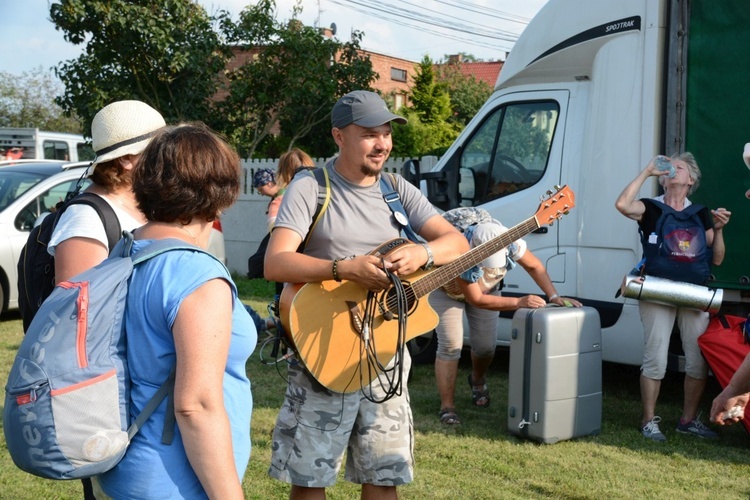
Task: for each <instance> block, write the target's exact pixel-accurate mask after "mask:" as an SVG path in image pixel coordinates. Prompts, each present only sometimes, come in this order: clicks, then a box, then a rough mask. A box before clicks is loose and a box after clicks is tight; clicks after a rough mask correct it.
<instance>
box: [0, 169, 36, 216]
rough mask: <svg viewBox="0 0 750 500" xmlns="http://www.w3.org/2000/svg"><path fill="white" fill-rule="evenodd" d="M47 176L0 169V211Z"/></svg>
mask: <svg viewBox="0 0 750 500" xmlns="http://www.w3.org/2000/svg"><path fill="white" fill-rule="evenodd" d="M46 177H47V176H46V175H45V174H41V173H38V172H9V171H7V170H6V171H2V170H0V212H1V211H3V210H5V209H6V208H8V206H9V205H10V204H11V203H13V202H14V201H16V200H17V199H18V197H19V196H21V195H22V194H23V193H25V192H26V191H28V190H29V189H30V188H31V187H32V186H34V185H36V184H37V183H38V182H40V181H41V180H42V179H45V178H46Z"/></svg>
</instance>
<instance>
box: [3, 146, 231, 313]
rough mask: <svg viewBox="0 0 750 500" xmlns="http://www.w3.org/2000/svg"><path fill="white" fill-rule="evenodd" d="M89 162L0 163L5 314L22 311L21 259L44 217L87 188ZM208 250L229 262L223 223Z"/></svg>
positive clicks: (215, 232) (215, 225) (213, 234)
mask: <svg viewBox="0 0 750 500" xmlns="http://www.w3.org/2000/svg"><path fill="white" fill-rule="evenodd" d="M88 165H89V163H88V162H79V163H70V162H64V161H43V160H42V161H35V162H29V161H24V162H13V161H6V162H0V306H1V307H2V312H6V311H9V310H14V309H18V288H17V283H18V275H17V269H16V266H17V263H18V257H19V255H20V253H21V250H22V249H23V246H24V245H25V244H26V240H27V239H28V237H29V233H30V232H31V230H32V229H33V228H34V225H35V223H36V222H37V220H38V219H39V217H40V216H42V215H44V214H45V213H51V212H53V211H54V210H55V208H56V205H57V203H58V202H61V201H64V200H65V199H66V197H67V196H68V195H69V194H71V193H73V192H74V191H75V189H76V186H77V185H78V183H79V182H81V183H82V184H83V188H85V187H87V186H88V185H89V184H90V183H91V181H90V180H88V179H87V178H85V177H84V176H85V173H86V169H87V167H88ZM213 227H214V229H213V231H212V232H211V237H210V239H209V248H208V250H209V251H210V252H211V253H212V254H213V255H215V256H216V257H218V258H219V259H221V261H222V262H226V255H225V251H224V235H223V233H222V230H221V221H220V220H218V219H217V220H216V221H214V226H213Z"/></svg>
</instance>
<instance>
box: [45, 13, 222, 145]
mask: <svg viewBox="0 0 750 500" xmlns="http://www.w3.org/2000/svg"><path fill="white" fill-rule="evenodd" d="M50 16H51V18H52V22H53V23H54V24H55V26H56V28H57V29H59V30H62V31H63V32H64V36H65V40H66V41H68V42H70V43H73V44H75V45H78V44H84V43H85V44H86V51H85V53H84V54H82V55H81V56H80V57H79V58H78V59H73V60H70V61H66V62H64V63H62V64H60V65H58V66H57V68H56V73H57V76H58V77H59V78H60V79H61V80H62V82H63V83H64V85H65V93H64V94H63V95H62V96H60V97H59V98H58V99H57V103H58V104H59V105H60V106H61V107H62V108H63V110H65V112H66V113H68V114H73V113H75V114H77V115H78V116H80V117H81V118H82V119H83V125H84V130H85V133H86V134H89V133H90V130H89V129H90V124H91V119H92V118H93V116H94V114H96V112H97V111H99V110H100V109H101V108H102V107H104V106H105V105H107V104H109V103H110V102H112V101H115V100H121V99H138V100H141V101H143V102H146V103H148V104H149V105H151V106H152V107H154V108H155V109H157V110H159V111H160V112H161V113H162V115H164V118H165V119H166V121H167V122H177V121H186V120H206V118H207V117H208V116H209V111H210V106H211V101H210V97H212V96H213V95H214V94H215V93H216V89H217V86H218V83H219V75H220V72H221V71H222V70H223V68H224V66H225V64H226V60H227V57H228V53H227V51H226V47H224V46H223V45H222V44H221V43H220V38H219V34H218V33H217V32H216V31H215V30H214V29H213V24H214V23H215V22H217V21H218V22H223V21H225V20H226V18H227V17H228V14H226V13H225V12H220V13H219V14H218V15H217V17H216V18H213V17H209V16H208V15H207V14H206V11H205V10H204V9H203V7H201V6H200V5H198V4H197V3H196V2H194V1H191V0H62V1H61V2H60V3H53V4H52V5H51V7H50Z"/></svg>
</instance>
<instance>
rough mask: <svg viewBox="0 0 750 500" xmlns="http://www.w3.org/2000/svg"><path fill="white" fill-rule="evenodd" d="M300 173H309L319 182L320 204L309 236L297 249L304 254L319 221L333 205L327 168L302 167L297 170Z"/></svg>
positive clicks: (308, 231) (313, 217)
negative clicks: (331, 204) (329, 206)
mask: <svg viewBox="0 0 750 500" xmlns="http://www.w3.org/2000/svg"><path fill="white" fill-rule="evenodd" d="M300 171H306V172H308V173H309V174H310V175H312V176H313V177H314V178H315V180H316V181H317V182H318V203H317V205H316V206H315V213H313V216H312V222H311V223H310V228H309V229H308V230H307V236H305V239H304V240H302V243H300V246H299V247H298V248H297V251H298V252H300V253H302V252H304V250H305V247H306V246H307V243H308V242H309V241H310V237H311V236H312V233H313V230H314V229H315V226H317V225H318V221H319V220H320V218H321V217H322V216H323V214H324V213H325V211H326V210H327V209H328V205H329V204H330V203H331V179H330V177H329V176H328V170H327V169H326V168H325V167H322V168H315V167H300V168H298V169H297V172H300ZM295 175H296V173H295Z"/></svg>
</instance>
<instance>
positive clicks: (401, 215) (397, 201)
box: [380, 172, 422, 243]
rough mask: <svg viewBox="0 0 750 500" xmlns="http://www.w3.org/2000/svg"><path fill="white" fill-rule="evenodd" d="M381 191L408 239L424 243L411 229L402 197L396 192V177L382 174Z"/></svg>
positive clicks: (385, 173)
mask: <svg viewBox="0 0 750 500" xmlns="http://www.w3.org/2000/svg"><path fill="white" fill-rule="evenodd" d="M380 191H381V192H382V193H383V199H384V200H385V202H386V203H387V204H388V208H390V209H391V212H393V217H394V218H395V219H396V222H398V224H399V226H401V230H402V231H403V232H404V234H406V237H407V238H409V239H410V240H411V241H413V242H414V243H422V239H421V238H420V237H419V236H417V233H415V232H414V230H413V229H412V228H411V224H409V216H408V215H407V214H406V210H404V206H403V205H402V204H401V196H400V195H399V194H398V191H396V176H394V175H393V174H390V173H387V172H384V173H382V174H381V175H380Z"/></svg>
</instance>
